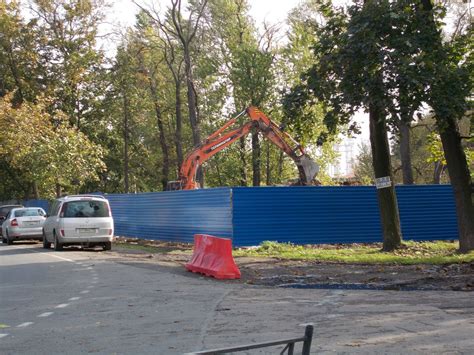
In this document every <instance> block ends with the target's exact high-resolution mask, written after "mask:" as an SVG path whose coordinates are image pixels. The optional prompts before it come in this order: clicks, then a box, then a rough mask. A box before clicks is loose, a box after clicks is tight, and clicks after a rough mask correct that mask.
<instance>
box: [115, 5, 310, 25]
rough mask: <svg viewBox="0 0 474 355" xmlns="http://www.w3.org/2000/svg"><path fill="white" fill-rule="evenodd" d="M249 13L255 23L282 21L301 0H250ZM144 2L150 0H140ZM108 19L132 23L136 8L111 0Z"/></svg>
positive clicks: (127, 23)
mask: <svg viewBox="0 0 474 355" xmlns="http://www.w3.org/2000/svg"><path fill="white" fill-rule="evenodd" d="M249 2H250V4H251V7H252V8H251V10H250V15H251V16H252V17H253V18H254V19H255V21H256V22H257V23H259V22H263V21H264V20H267V21H268V22H270V23H277V22H284V21H285V19H286V16H287V14H288V12H289V11H290V10H291V9H292V8H294V7H295V6H297V5H298V4H299V3H300V2H301V0H250V1H249ZM140 3H143V4H146V3H150V1H140ZM153 3H155V4H160V5H161V6H163V7H165V6H168V4H170V1H169V0H159V1H157V0H154V1H153ZM111 10H112V11H111V13H110V19H109V21H111V22H112V21H113V22H120V23H121V24H122V25H133V23H134V22H135V14H136V13H137V11H138V8H137V6H136V5H135V4H133V2H132V1H131V0H116V1H113V6H112V9H111Z"/></svg>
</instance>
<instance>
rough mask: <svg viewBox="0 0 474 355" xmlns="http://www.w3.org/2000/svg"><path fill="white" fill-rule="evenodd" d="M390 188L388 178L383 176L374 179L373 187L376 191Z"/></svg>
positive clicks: (390, 184) (390, 182) (390, 181)
mask: <svg viewBox="0 0 474 355" xmlns="http://www.w3.org/2000/svg"><path fill="white" fill-rule="evenodd" d="M390 186H392V180H390V176H384V177H381V178H376V179H375V187H377V189H384V188H386V187H390Z"/></svg>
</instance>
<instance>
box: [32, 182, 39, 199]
mask: <svg viewBox="0 0 474 355" xmlns="http://www.w3.org/2000/svg"><path fill="white" fill-rule="evenodd" d="M33 196H34V197H35V200H39V191H38V183H37V182H36V181H34V182H33Z"/></svg>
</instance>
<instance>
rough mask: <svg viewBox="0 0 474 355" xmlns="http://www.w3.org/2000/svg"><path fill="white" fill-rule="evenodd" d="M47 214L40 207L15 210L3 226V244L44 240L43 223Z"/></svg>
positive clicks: (8, 215)
mask: <svg viewBox="0 0 474 355" xmlns="http://www.w3.org/2000/svg"><path fill="white" fill-rule="evenodd" d="M45 220H46V212H45V211H44V210H43V209H42V208H39V207H26V208H13V209H11V210H10V212H8V214H7V216H6V218H5V220H4V222H3V224H2V242H3V243H8V244H13V241H15V240H25V239H34V240H43V223H44V221H45Z"/></svg>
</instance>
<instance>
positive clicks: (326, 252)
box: [234, 241, 474, 265]
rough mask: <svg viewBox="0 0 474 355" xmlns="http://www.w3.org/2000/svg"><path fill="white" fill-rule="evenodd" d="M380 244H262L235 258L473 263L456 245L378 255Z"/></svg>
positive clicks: (406, 247) (425, 245) (414, 246)
mask: <svg viewBox="0 0 474 355" xmlns="http://www.w3.org/2000/svg"><path fill="white" fill-rule="evenodd" d="M381 248H382V244H381V243H373V244H342V245H341V244H339V245H294V244H291V243H277V242H269V241H266V242H263V243H262V244H261V245H260V246H258V247H255V248H240V249H237V250H235V251H234V256H237V257H239V256H248V257H262V258H268V257H271V258H280V259H291V260H302V261H303V260H304V261H330V262H345V263H364V264H366V263H368V264H386V263H395V264H403V265H413V264H436V265H440V264H451V263H463V262H473V261H474V252H470V253H468V254H459V253H458V252H457V249H458V248H459V245H458V243H457V242H446V241H437V242H410V241H406V242H404V243H403V244H402V246H401V247H400V248H399V249H397V250H395V251H392V252H383V251H381Z"/></svg>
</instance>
